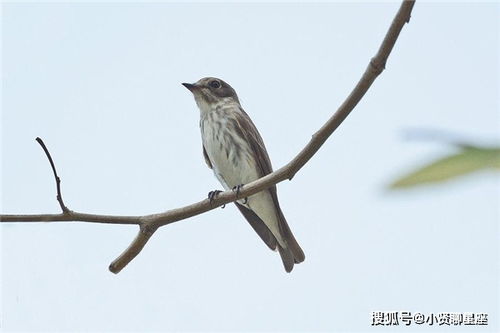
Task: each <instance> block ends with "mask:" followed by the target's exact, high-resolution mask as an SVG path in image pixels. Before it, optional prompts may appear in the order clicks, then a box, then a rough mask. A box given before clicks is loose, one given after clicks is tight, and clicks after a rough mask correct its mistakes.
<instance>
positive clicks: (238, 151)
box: [202, 126, 259, 190]
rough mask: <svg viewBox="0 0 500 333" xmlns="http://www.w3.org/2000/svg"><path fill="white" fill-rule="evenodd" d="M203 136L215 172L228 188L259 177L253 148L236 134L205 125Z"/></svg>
mask: <svg viewBox="0 0 500 333" xmlns="http://www.w3.org/2000/svg"><path fill="white" fill-rule="evenodd" d="M202 137H203V146H204V147H205V150H206V152H207V155H208V158H209V159H210V162H211V163H212V168H213V171H214V174H215V176H216V177H217V179H218V180H219V181H220V182H221V184H222V186H223V187H224V188H225V189H226V190H228V189H232V188H233V187H234V186H236V185H240V184H247V183H249V182H251V181H253V180H256V179H258V178H259V175H258V173H257V167H256V164H255V160H254V158H253V157H252V156H251V150H250V149H249V147H248V145H247V143H246V142H245V141H243V140H242V139H240V138H238V137H237V136H236V134H233V133H229V132H228V131H227V130H225V129H221V130H219V131H218V132H217V133H215V132H213V131H212V129H211V128H210V126H204V132H203V133H202Z"/></svg>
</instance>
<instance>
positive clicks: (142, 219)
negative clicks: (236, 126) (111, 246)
mask: <svg viewBox="0 0 500 333" xmlns="http://www.w3.org/2000/svg"><path fill="white" fill-rule="evenodd" d="M414 2H415V1H414V0H405V1H403V3H402V4H401V7H400V9H399V11H398V13H397V14H396V16H395V18H394V20H393V22H392V24H391V26H390V28H389V30H388V32H387V34H386V36H385V38H384V40H383V42H382V44H381V46H380V48H379V50H378V52H377V54H376V55H375V56H374V57H373V58H372V59H371V61H370V63H369V64H368V67H367V68H366V70H365V72H364V74H363V76H362V77H361V79H360V80H359V81H358V83H357V85H356V86H355V87H354V89H353V90H352V92H351V93H350V94H349V96H348V97H347V98H346V100H345V101H344V102H343V103H342V105H341V106H340V107H339V108H338V109H337V111H336V112H335V113H334V114H333V116H332V117H331V118H330V119H329V120H328V121H327V122H326V123H325V124H324V125H323V126H322V127H321V128H320V129H319V130H318V131H317V132H316V133H314V134H313V136H312V138H311V140H310V141H309V143H308V144H307V145H306V146H305V147H304V148H303V149H302V150H301V151H300V152H299V154H298V155H297V156H296V157H295V158H294V159H293V160H292V161H290V162H289V163H288V164H286V165H285V166H283V167H282V168H280V169H278V170H276V171H274V172H273V173H271V174H269V175H267V176H264V177H262V178H260V179H258V180H255V181H253V182H251V183H249V184H245V186H244V187H243V188H242V189H241V190H240V192H239V195H238V197H236V194H235V193H234V192H233V191H225V192H222V193H220V194H219V195H218V196H217V197H215V198H214V199H213V200H212V201H211V202H210V200H208V199H205V200H202V201H199V202H197V203H194V204H191V205H188V206H184V207H181V208H176V209H172V210H169V211H166V212H164V213H159V214H152V215H145V216H111V215H93V214H84V213H77V212H73V211H71V210H69V209H68V208H66V206H65V205H64V203H63V201H62V195H61V191H60V185H59V183H60V180H59V177H58V176H57V173H56V170H55V167H54V164H53V161H52V158H51V157H50V154H49V153H48V151H47V150H46V148H44V150H45V152H46V154H47V157H48V158H49V161H50V162H51V166H52V169H53V171H54V176H55V177H56V184H57V192H58V196H57V197H58V201H59V204H60V206H61V209H62V210H63V213H62V214H55V215H49V214H47V215H1V216H0V221H1V222H40V221H85V222H96V223H114V224H138V225H139V226H140V228H139V233H138V235H137V236H136V238H135V239H134V240H133V241H132V243H131V244H130V246H129V247H128V248H127V249H126V250H125V251H124V252H123V253H122V254H121V255H120V256H119V257H118V258H117V259H116V260H115V261H113V262H112V263H111V265H110V266H109V269H110V271H111V272H113V273H118V272H120V271H121V270H122V269H123V268H124V267H125V266H126V265H127V264H128V263H129V262H130V261H132V260H133V259H134V258H135V257H136V256H137V255H138V254H139V253H140V251H141V250H142V249H143V247H144V246H145V245H146V243H147V242H148V240H149V239H150V238H151V236H152V235H153V234H154V232H155V231H156V230H157V229H158V228H160V227H162V226H165V225H167V224H170V223H174V222H176V221H180V220H184V219H187V218H189V217H192V216H195V215H199V214H202V213H204V212H207V211H209V210H212V209H215V208H217V207H220V206H222V205H225V204H227V203H230V202H233V201H236V200H237V199H238V198H244V197H249V196H251V195H253V194H255V193H257V192H260V191H262V190H264V189H266V188H268V187H270V186H273V185H275V184H277V183H279V182H281V181H283V180H285V179H290V180H291V179H292V178H293V177H294V175H295V174H296V173H297V172H298V171H299V170H300V169H301V168H302V167H303V166H304V165H305V164H306V163H307V162H308V161H309V160H310V159H311V157H312V156H313V155H314V154H315V153H316V152H317V151H318V150H319V148H320V147H321V146H322V145H323V143H325V141H326V140H327V139H328V138H329V137H330V135H331V134H332V133H333V132H334V131H335V130H336V129H337V127H338V126H339V125H340V124H341V123H342V122H343V121H344V120H345V118H346V117H347V116H348V115H349V113H350V112H351V111H352V110H353V109H354V107H355V106H356V105H357V104H358V102H359V101H360V100H361V98H363V96H364V95H365V93H366V92H367V91H368V89H369V88H370V86H371V85H372V83H373V82H374V81H375V79H376V78H377V77H378V76H379V75H380V73H382V71H383V70H384V69H385V65H386V62H387V58H388V57H389V54H390V53H391V51H392V49H393V47H394V45H395V43H396V40H397V38H398V36H399V33H400V32H401V29H402V28H403V26H404V24H405V23H407V22H409V20H410V15H411V11H412V8H413V5H414ZM37 141H38V140H37ZM40 141H41V140H40ZM40 141H39V142H40ZM42 147H44V145H42Z"/></svg>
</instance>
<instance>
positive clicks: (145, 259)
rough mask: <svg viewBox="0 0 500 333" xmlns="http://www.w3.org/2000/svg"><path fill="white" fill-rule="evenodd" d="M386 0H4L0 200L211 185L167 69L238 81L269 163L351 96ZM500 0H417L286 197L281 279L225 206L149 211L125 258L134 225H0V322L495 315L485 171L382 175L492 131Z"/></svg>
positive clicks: (305, 324)
mask: <svg viewBox="0 0 500 333" xmlns="http://www.w3.org/2000/svg"><path fill="white" fill-rule="evenodd" d="M399 5H400V3H399V2H388V3H321V4H309V3H295V4H287V3H277V4H264V3H260V4H248V3H246V4H244V3H236V4H229V3H219V4H211V3H204V4H202V3H189V4H188V3H148V4H139V3H107V4H106V3H96V2H94V3H81V2H80V3H71V4H64V3H53V4H39V3H33V2H32V3H24V4H21V3H14V2H10V3H4V4H3V5H2V18H1V21H2V42H3V45H2V74H1V75H2V118H1V119H2V126H1V131H2V135H1V138H2V146H1V147H2V149H1V151H2V163H1V167H2V173H1V174H2V183H1V196H2V197H1V204H2V206H1V212H2V213H57V212H59V206H58V204H57V202H56V200H55V186H54V180H53V177H52V174H51V170H50V167H49V164H48V162H47V160H46V157H45V155H44V154H43V151H42V150H41V149H40V147H39V146H38V144H37V143H36V142H35V140H34V139H35V137H37V136H40V137H42V138H43V139H44V140H45V142H46V144H47V145H48V147H49V149H50V151H51V152H52V154H53V157H54V159H55V161H56V164H57V167H58V170H59V174H60V176H61V178H62V188H63V194H64V198H65V201H66V203H67V205H68V206H69V208H70V209H73V210H76V211H80V212H88V213H102V214H118V215H137V214H149V213H155V212H162V211H165V210H168V209H171V208H176V207H178V206H181V205H185V204H189V203H193V202H196V201H199V200H201V199H203V198H205V196H206V194H207V192H208V191H210V190H213V189H217V188H221V186H220V185H219V184H218V183H217V181H216V179H215V178H214V177H213V175H212V173H211V171H210V170H209V169H208V168H207V167H206V165H205V162H204V160H203V157H202V151H201V138H200V133H199V128H198V117H199V112H198V109H197V107H196V105H195V102H194V99H193V97H192V95H191V93H190V92H189V91H187V90H186V89H185V88H184V87H182V86H181V82H194V81H196V80H198V79H199V78H201V77H204V76H217V77H220V78H223V79H224V80H226V81H227V82H229V83H230V84H231V85H232V86H233V87H234V88H235V89H236V91H237V92H238V94H239V96H240V99H241V102H242V105H243V107H244V108H245V110H246V111H247V112H248V114H250V116H251V117H252V119H253V120H254V122H255V123H256V125H257V127H258V128H259V130H260V132H261V134H262V136H263V137H264V140H265V141H266V144H267V148H268V151H269V154H270V156H271V159H272V161H273V165H274V166H275V168H278V167H281V166H282V165H284V164H285V163H287V162H288V161H289V160H290V159H292V158H293V157H294V155H295V154H296V153H297V152H298V151H299V150H300V149H301V148H302V147H303V146H304V145H305V144H306V143H307V142H308V140H309V138H310V136H311V135H312V134H313V133H314V132H315V131H316V130H317V129H318V128H319V127H320V126H321V125H322V124H323V122H324V121H325V120H326V119H327V118H328V117H329V116H330V115H331V114H332V113H333V112H334V110H336V108H337V107H338V105H340V103H341V102H342V101H343V100H344V98H345V97H346V96H347V94H348V93H349V92H350V90H351V89H352V87H353V86H354V84H355V83H356V82H357V81H358V79H359V77H360V75H361V74H362V72H363V71H364V69H365V68H366V66H367V64H368V61H369V60H370V58H371V57H372V56H373V55H374V54H375V52H376V50H377V48H378V46H379V45H380V42H381V41H382V38H383V36H384V34H385V33H386V31H387V28H388V26H389V24H390V22H391V20H392V18H393V17H394V15H395V13H396V11H397V9H398V8H399ZM499 13H500V11H499V4H498V3H488V4H478V3H475V2H471V3H445V4H436V3H428V2H427V3H423V2H417V4H416V6H415V8H414V11H413V16H412V20H411V23H410V24H409V25H406V26H405V27H404V29H403V31H402V34H401V36H400V38H399V40H398V42H397V44H396V47H395V49H394V51H393V53H392V54H391V56H390V58H389V61H388V64H387V70H386V71H385V72H384V73H383V74H382V75H381V76H380V77H379V79H378V80H377V81H375V84H374V85H373V86H372V88H371V89H370V91H369V92H368V93H367V95H366V96H365V98H364V99H363V100H362V102H361V103H360V104H359V105H358V107H357V108H356V109H355V110H354V111H353V113H352V114H351V115H350V116H349V118H348V119H347V120H346V121H345V123H344V124H342V126H341V127H340V128H339V129H338V131H336V132H335V133H334V135H333V136H332V137H331V138H330V140H329V141H328V142H327V143H326V144H325V145H324V146H323V147H322V148H321V149H320V151H319V152H318V153H317V155H316V156H314V158H313V159H312V160H311V161H310V163H309V164H307V165H306V166H305V167H304V168H303V169H302V170H301V171H300V172H299V173H298V174H297V175H296V176H295V178H294V179H293V181H291V182H288V181H287V182H284V183H281V184H280V185H279V186H278V190H279V195H280V201H281V206H282V208H283V210H284V213H285V215H286V216H287V219H288V221H289V223H290V225H291V228H292V230H293V232H294V234H295V236H296V238H297V239H298V241H299V243H300V244H301V246H302V248H303V249H304V251H305V253H306V261H305V262H304V263H302V264H300V265H298V266H296V267H295V269H294V271H293V272H292V273H291V274H286V273H285V271H284V269H283V267H282V264H281V260H280V258H279V255H278V254H276V253H273V252H271V251H269V250H268V249H267V247H266V246H265V245H264V244H263V243H262V241H261V240H260V239H259V238H258V236H257V235H256V234H255V233H254V231H253V230H252V229H251V228H250V226H249V225H248V223H247V222H246V221H245V220H244V219H243V217H242V216H240V213H239V212H238V211H237V209H236V208H235V207H234V206H233V205H228V207H226V209H216V210H213V211H211V212H208V213H206V214H203V215H200V216H196V217H194V218H191V219H189V220H185V221H182V222H178V223H176V224H173V225H170V226H167V227H165V228H162V229H161V230H160V231H159V232H157V233H156V234H155V235H154V237H153V238H152V239H151V241H150V242H149V243H148V244H147V246H146V248H145V249H144V250H143V252H142V253H141V254H140V255H139V256H138V257H137V258H136V259H135V260H134V261H133V262H132V263H131V264H130V265H129V266H128V267H126V268H125V269H124V270H123V271H122V272H121V273H120V274H118V275H114V274H112V273H110V272H109V271H108V269H107V267H108V265H109V263H110V262H111V261H112V260H113V259H114V258H115V257H116V256H117V255H119V254H120V253H121V252H122V251H123V249H125V247H127V246H128V245H129V243H130V241H131V240H132V239H133V237H135V235H136V232H137V227H136V226H116V225H99V224H90V223H26V224H21V223H18V224H2V225H1V227H0V231H1V233H2V235H1V252H2V256H1V260H2V261H1V269H2V275H1V287H2V289H1V312H0V330H2V331H6V332H9V331H70V330H71V331H75V330H77V331H309V332H310V331H328V332H333V331H350V332H382V331H386V330H388V331H389V329H388V328H381V327H376V328H375V327H372V326H371V319H370V312H371V311H377V310H384V311H389V310H393V311H411V312H417V311H420V312H423V313H426V314H428V313H431V312H434V313H437V312H487V313H489V316H490V317H489V322H490V325H489V326H487V327H449V328H444V327H441V328H439V327H438V328H437V327H435V326H427V325H423V326H416V325H415V324H413V325H412V326H410V327H404V326H399V327H392V328H391V329H390V331H393V332H394V331H401V332H408V331H412V332H414V331H429V332H430V331H432V332H437V331H443V330H444V331H450V332H451V331H453V332H463V331H477V332H483V331H484V332H486V331H488V332H493V331H498V330H500V324H499V317H498V313H500V309H499V298H500V295H499V281H500V277H499V269H498V268H499V262H500V261H499V245H498V240H499V229H498V224H499V220H500V213H499V199H500V190H499V188H500V187H499V185H500V184H499V180H498V177H495V175H493V174H492V173H488V172H484V173H479V174H476V175H472V176H469V177H466V178H464V179H462V180H460V181H453V182H449V183H448V184H447V185H446V186H430V187H423V188H420V189H415V190H410V191H405V192H397V193H394V192H389V191H387V190H386V189H385V187H386V185H387V184H388V183H390V182H391V181H392V180H393V179H394V178H395V177H396V176H398V175H401V174H403V173H405V172H407V171H409V170H411V169H413V168H415V167H417V166H420V165H423V164H425V163H427V162H429V161H431V160H433V159H434V158H437V157H440V156H443V155H445V154H447V153H450V152H452V151H453V148H450V147H448V146H446V144H442V143H439V142H433V141H407V140H404V138H403V137H404V135H403V134H404V133H405V131H407V130H408V129H415V128H416V129H438V130H443V131H447V132H448V131H450V132H452V133H456V134H457V135H458V136H460V137H463V138H466V139H470V140H472V141H475V142H479V143H488V144H492V143H495V142H499V140H500V134H499V133H500V131H499V129H500V128H499V127H500V117H499V59H500V55H499Z"/></svg>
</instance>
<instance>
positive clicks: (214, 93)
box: [182, 77, 239, 109]
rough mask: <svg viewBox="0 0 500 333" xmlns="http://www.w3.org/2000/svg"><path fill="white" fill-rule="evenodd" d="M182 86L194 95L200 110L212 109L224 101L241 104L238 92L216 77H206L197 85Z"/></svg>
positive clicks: (185, 84) (186, 84)
mask: <svg viewBox="0 0 500 333" xmlns="http://www.w3.org/2000/svg"><path fill="white" fill-rule="evenodd" d="M182 85H183V86H184V87H186V88H188V89H189V90H190V91H191V92H192V93H193V95H194V98H195V100H196V103H197V104H198V106H199V107H200V109H203V108H205V107H212V106H214V105H216V104H217V103H219V102H224V101H227V102H232V101H234V102H237V103H239V100H238V95H236V91H234V89H233V88H232V87H231V86H230V85H229V84H227V83H226V82H224V81H223V80H221V79H217V78H215V77H205V78H203V79H200V80H198V82H196V83H183V84H182Z"/></svg>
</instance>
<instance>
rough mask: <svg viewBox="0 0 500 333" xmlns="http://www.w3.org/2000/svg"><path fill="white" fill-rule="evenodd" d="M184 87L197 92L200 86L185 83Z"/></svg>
mask: <svg viewBox="0 0 500 333" xmlns="http://www.w3.org/2000/svg"><path fill="white" fill-rule="evenodd" d="M182 85H183V86H184V87H186V88H188V89H189V91H191V92H193V91H195V90H196V89H197V88H198V86H197V85H195V84H192V83H183V84H182Z"/></svg>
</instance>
